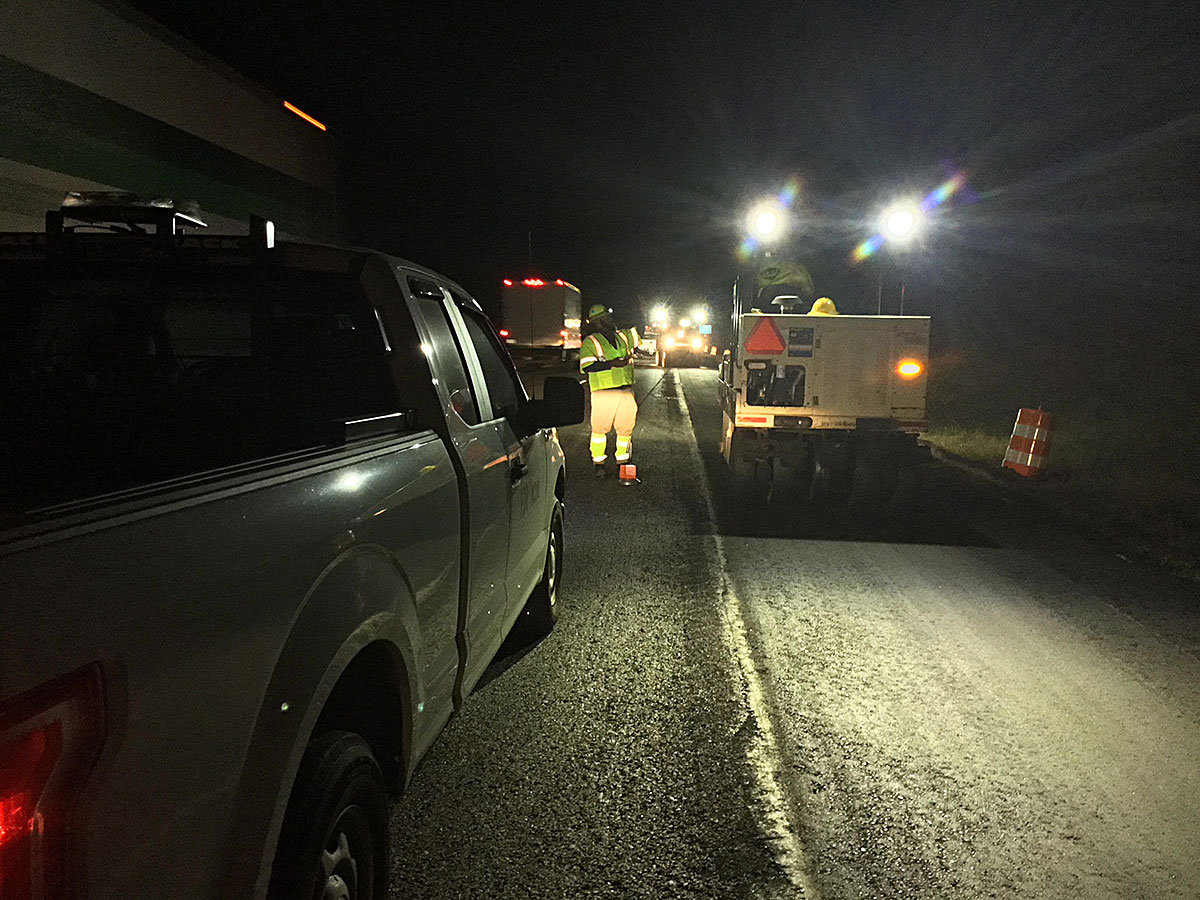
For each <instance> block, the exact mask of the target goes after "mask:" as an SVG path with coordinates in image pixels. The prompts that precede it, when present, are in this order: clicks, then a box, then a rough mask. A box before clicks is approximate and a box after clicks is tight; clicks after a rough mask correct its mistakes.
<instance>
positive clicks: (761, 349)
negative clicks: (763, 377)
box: [742, 316, 787, 355]
mask: <svg viewBox="0 0 1200 900" xmlns="http://www.w3.org/2000/svg"><path fill="white" fill-rule="evenodd" d="M742 346H744V347H745V348H746V352H747V353H765V354H769V355H775V354H778V353H782V352H783V351H784V350H786V349H787V344H786V343H784V340H783V335H782V334H780V333H779V327H778V326H777V325H776V324H775V320H774V319H772V318H770V317H769V316H763V317H762V318H761V319H759V320H758V322H757V323H756V324H755V326H754V328H753V329H752V330H751V331H750V335H749V336H748V337H747V338H746V343H745V344H743V345H742Z"/></svg>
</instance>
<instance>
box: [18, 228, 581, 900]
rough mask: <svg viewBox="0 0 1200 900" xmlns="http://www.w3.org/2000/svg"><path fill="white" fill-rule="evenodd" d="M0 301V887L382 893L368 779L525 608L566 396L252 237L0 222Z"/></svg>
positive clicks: (383, 864)
mask: <svg viewBox="0 0 1200 900" xmlns="http://www.w3.org/2000/svg"><path fill="white" fill-rule="evenodd" d="M0 316H2V317H3V318H4V322H5V327H4V329H3V333H4V337H3V339H2V340H3V343H4V346H3V347H0V351H3V352H0V360H2V362H0V378H2V380H0V385H3V387H4V390H5V397H4V399H5V405H6V408H8V409H17V410H19V411H20V415H19V416H12V417H10V418H9V419H8V421H7V422H6V423H5V425H4V433H3V435H2V440H3V446H2V448H0V457H2V459H3V462H0V498H2V499H3V508H2V510H0V526H2V530H0V598H3V599H2V604H3V628H2V629H0V748H3V750H2V753H3V755H4V756H5V757H7V758H6V759H0V813H2V814H3V817H4V821H3V823H2V825H3V827H0V883H2V885H3V895H4V896H5V897H6V898H8V897H9V896H14V897H41V896H46V897H58V896H66V895H68V894H70V895H72V896H78V897H82V898H117V897H122V898H124V897H129V896H143V897H168V896H169V897H173V898H202V897H204V898H216V897H231V896H237V897H263V896H271V897H276V896H278V897H283V896H292V895H297V896H299V895H304V896H311V895H312V893H313V891H314V890H315V891H317V892H318V893H319V892H320V891H328V890H333V891H334V892H335V893H336V892H337V891H338V890H339V889H340V888H339V880H340V883H341V884H343V885H344V884H346V883H348V882H347V879H350V880H352V881H355V886H354V890H353V892H352V893H351V894H350V896H357V897H383V896H384V895H385V891H386V881H387V822H386V806H385V799H386V795H385V793H384V792H385V791H386V790H388V789H391V790H397V789H400V788H401V787H403V785H404V784H405V783H406V780H407V778H408V776H409V775H410V774H411V772H412V769H413V767H414V766H415V765H416V763H417V761H418V760H419V759H420V757H421V755H422V754H423V753H424V752H425V750H426V749H427V748H428V747H429V745H430V744H431V742H432V741H433V740H434V738H435V737H436V735H437V733H438V732H439V731H440V730H441V728H442V727H443V725H444V724H445V722H446V721H447V719H448V718H449V717H450V715H451V714H452V713H453V711H454V710H455V708H456V707H457V706H458V705H459V704H461V703H462V701H463V698H464V697H465V696H466V695H467V694H468V693H469V691H470V689H471V687H472V686H473V684H474V683H475V681H476V680H477V679H478V677H479V675H480V674H481V673H482V671H483V669H484V667H485V666H486V665H487V663H488V661H489V660H490V659H491V656H492V655H493V654H494V652H495V650H496V649H497V648H498V647H499V645H500V643H501V642H502V641H503V639H504V637H505V635H506V634H507V633H508V631H509V630H510V629H511V628H512V627H513V625H514V623H515V622H516V621H517V620H518V618H519V617H520V616H521V613H522V611H525V612H526V613H528V614H529V618H530V619H531V620H533V621H534V622H535V623H536V624H537V625H538V626H539V627H541V628H543V629H544V628H548V627H549V626H550V625H551V624H553V619H554V617H555V615H556V614H557V606H556V604H555V602H554V601H555V599H556V597H555V596H554V595H553V593H552V592H551V591H550V588H551V587H552V586H553V585H555V584H557V577H553V578H548V577H547V573H548V572H551V571H552V572H553V574H554V575H555V576H557V574H558V572H559V571H561V561H562V543H561V542H562V499H563V492H564V489H565V465H564V458H563V454H562V450H561V448H560V447H559V445H558V441H557V437H556V435H555V432H554V429H553V426H554V425H559V424H567V423H570V422H576V421H580V420H581V419H582V416H583V398H582V389H581V388H580V386H579V385H578V383H577V382H575V381H574V380H571V379H559V380H557V381H555V380H554V379H550V380H549V381H548V384H547V387H546V399H542V400H531V399H529V398H528V397H527V396H526V394H525V391H524V389H523V387H522V385H521V382H520V380H519V379H518V378H517V376H516V373H515V370H513V368H512V364H511V361H510V360H509V359H508V357H507V354H506V353H505V351H504V349H503V345H502V344H501V343H500V342H499V339H498V338H497V337H496V335H495V333H494V331H493V330H492V329H491V326H490V325H489V324H488V322H487V321H486V319H485V318H484V317H483V315H482V313H481V312H480V311H479V308H478V305H477V304H476V303H475V302H474V301H473V300H471V298H470V297H469V295H468V294H467V293H466V292H465V291H463V290H462V288H461V287H459V286H458V285H456V284H454V283H453V282H451V281H448V280H447V279H445V278H443V277H441V276H439V275H437V274H436V273H433V272H431V271H429V270H427V269H423V268H421V267H419V266H416V265H414V264H411V263H408V262H405V261H403V260H398V259H394V258H390V257H386V256H384V255H382V254H377V253H372V252H368V251H360V250H345V249H339V248H330V247H318V246H306V245H298V244H287V245H279V246H269V242H264V241H263V240H262V239H261V237H257V238H256V236H254V235H252V236H251V237H228V238H219V239H212V238H207V237H206V238H204V239H199V238H196V237H192V236H187V235H180V234H173V233H167V235H166V237H164V236H163V233H162V229H161V228H160V233H159V234H156V235H152V236H140V235H129V234H123V233H113V234H84V233H79V234H74V233H71V232H70V231H68V230H63V231H60V232H55V230H54V229H53V228H51V230H50V232H49V233H48V234H45V235H42V234H36V235H0ZM354 810H359V812H358V813H355V812H354ZM364 810H365V812H363V811H364ZM380 810H383V813H382V814H381V812H380ZM356 816H357V818H356ZM343 838H348V841H346V842H345V849H344V851H343V850H342V849H339V848H341V847H342V846H343V844H342V843H340V841H341V839H343ZM331 860H332V862H331ZM355 873H357V874H355ZM39 884H44V885H45V887H46V890H45V891H44V892H39V890H40V889H39V888H38V885H39Z"/></svg>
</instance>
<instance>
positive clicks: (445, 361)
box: [413, 291, 479, 425]
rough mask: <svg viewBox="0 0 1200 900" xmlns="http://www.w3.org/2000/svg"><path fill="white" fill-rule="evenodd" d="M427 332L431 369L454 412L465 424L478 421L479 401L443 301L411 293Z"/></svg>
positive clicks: (474, 423) (473, 423)
mask: <svg viewBox="0 0 1200 900" xmlns="http://www.w3.org/2000/svg"><path fill="white" fill-rule="evenodd" d="M413 293H414V295H415V296H416V300H417V308H418V309H419V310H420V313H421V319H422V320H423V321H424V323H425V326H426V329H427V330H428V333H429V351H430V355H431V357H432V362H433V366H434V370H435V371H436V372H437V373H438V378H440V379H441V380H442V382H443V383H444V384H445V386H446V391H447V392H448V393H449V395H450V402H451V403H452V404H453V405H454V411H455V412H457V413H458V415H459V416H460V417H461V418H462V420H463V421H464V422H466V423H467V424H469V425H478V424H479V400H478V398H477V397H476V396H475V393H474V391H473V390H472V387H471V382H470V379H468V378H467V370H466V367H465V364H464V363H463V359H462V351H461V350H459V347H458V343H457V342H456V341H455V340H454V334H453V333H452V332H451V331H450V323H449V321H447V319H446V308H445V307H444V306H443V305H442V304H443V303H444V302H445V301H444V300H435V299H433V298H432V297H429V296H426V295H424V294H420V293H417V292H416V291H414V292H413Z"/></svg>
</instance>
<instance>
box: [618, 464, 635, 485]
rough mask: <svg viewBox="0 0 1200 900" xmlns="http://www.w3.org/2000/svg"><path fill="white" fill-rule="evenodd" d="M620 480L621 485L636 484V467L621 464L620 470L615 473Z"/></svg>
mask: <svg viewBox="0 0 1200 900" xmlns="http://www.w3.org/2000/svg"><path fill="white" fill-rule="evenodd" d="M617 474H618V476H619V477H620V479H621V484H637V483H638V477H637V466H635V465H633V463H621V468H620V469H618V471H617Z"/></svg>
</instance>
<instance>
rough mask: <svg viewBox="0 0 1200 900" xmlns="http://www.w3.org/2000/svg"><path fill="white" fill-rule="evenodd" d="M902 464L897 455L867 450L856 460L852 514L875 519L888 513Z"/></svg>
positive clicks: (859, 518)
mask: <svg viewBox="0 0 1200 900" xmlns="http://www.w3.org/2000/svg"><path fill="white" fill-rule="evenodd" d="M898 468H899V467H898V466H897V464H896V461H895V460H894V459H890V458H888V457H886V456H883V455H880V454H863V455H862V456H861V457H860V458H859V459H858V460H857V461H856V463H855V465H854V474H853V476H852V478H851V484H850V497H849V503H848V506H849V510H850V516H851V517H852V518H854V519H857V520H860V521H871V520H875V519H881V518H883V517H884V516H885V515H886V514H887V512H888V511H889V508H890V505H891V500H892V496H893V494H894V493H895V490H896V484H897V475H898Z"/></svg>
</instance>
